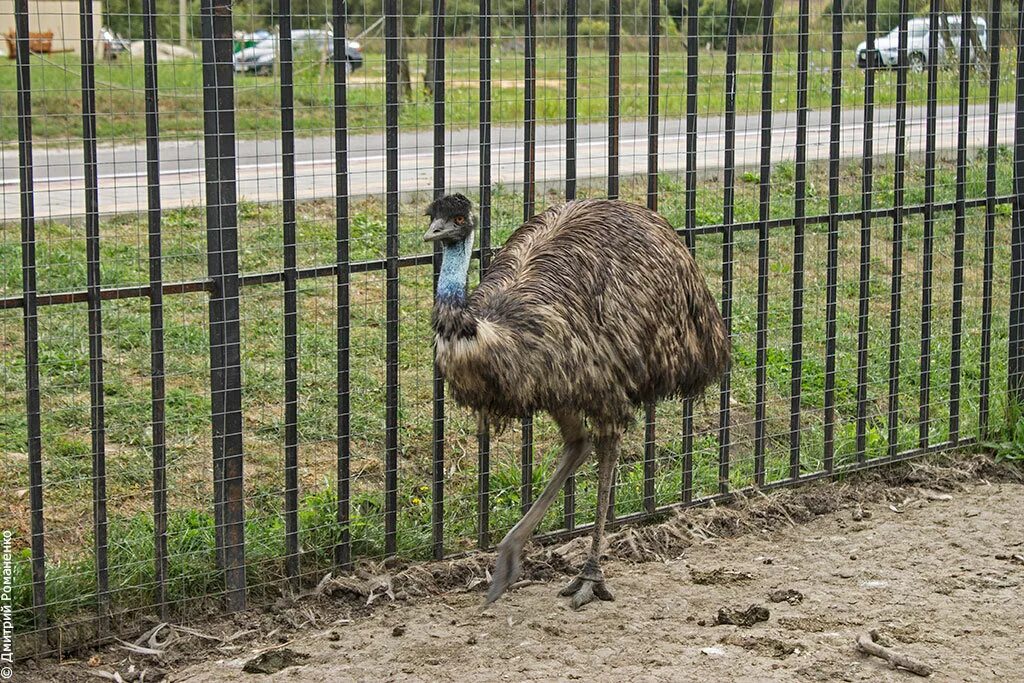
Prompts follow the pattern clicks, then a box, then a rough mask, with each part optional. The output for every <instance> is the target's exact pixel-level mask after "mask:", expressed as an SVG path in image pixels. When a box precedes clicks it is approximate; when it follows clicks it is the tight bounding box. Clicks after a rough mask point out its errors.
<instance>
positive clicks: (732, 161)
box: [718, 0, 737, 493]
mask: <svg viewBox="0 0 1024 683" xmlns="http://www.w3.org/2000/svg"><path fill="white" fill-rule="evenodd" d="M736 81H737V78H736V0H729V24H728V33H727V36H726V47H725V159H724V176H723V179H722V182H723V185H724V189H723V191H722V224H723V226H724V227H723V229H722V319H723V320H724V321H725V329H726V332H727V333H728V335H729V338H730V339H731V338H732V261H733V240H734V238H733V229H732V226H733V222H734V220H735V205H736ZM731 390H732V366H731V364H730V366H729V367H727V368H726V370H725V372H724V373H723V374H722V384H721V388H720V391H719V397H718V492H719V493H728V492H729V451H730V445H731V444H730V439H731V435H730V429H729V428H730V426H731V425H730V422H731V420H732V416H731V409H732V405H731V403H732V391H731Z"/></svg>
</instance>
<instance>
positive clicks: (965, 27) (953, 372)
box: [949, 0, 998, 444]
mask: <svg viewBox="0 0 1024 683" xmlns="http://www.w3.org/2000/svg"><path fill="white" fill-rule="evenodd" d="M973 22H974V18H973V16H972V15H971V0H963V5H962V9H961V14H960V89H959V93H958V94H959V97H958V99H957V117H956V118H957V126H956V201H955V203H954V205H953V207H954V208H953V311H952V313H953V320H952V338H951V340H950V351H949V441H950V443H953V444H956V443H958V442H959V441H960V362H961V358H960V356H961V353H960V349H961V345H962V341H963V308H964V229H965V223H966V220H967V208H966V206H965V205H964V201H965V199H966V197H967V107H968V106H969V102H968V97H969V96H970V87H971V72H970V68H971V41H970V38H969V36H970V35H971V34H972V33H973V32H974V26H973ZM996 30H998V29H996Z"/></svg>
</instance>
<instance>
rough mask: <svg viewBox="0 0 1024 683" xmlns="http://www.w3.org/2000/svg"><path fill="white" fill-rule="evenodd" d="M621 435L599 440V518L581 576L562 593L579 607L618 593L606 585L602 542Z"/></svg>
mask: <svg viewBox="0 0 1024 683" xmlns="http://www.w3.org/2000/svg"><path fill="white" fill-rule="evenodd" d="M620 438H621V436H620V435H618V434H616V435H615V436H613V437H606V438H601V439H598V442H597V458H598V470H597V519H596V520H595V521H594V535H593V541H592V545H591V546H590V556H589V557H587V561H586V562H585V563H584V564H583V570H582V571H580V573H579V576H577V577H576V578H575V579H573V580H572V583H570V584H569V585H568V586H566V587H565V588H563V589H562V591H561V592H560V593H559V595H562V596H570V595H571V596H572V600H571V601H570V604H571V605H572V608H573V609H579V608H580V607H583V605H586V604H587V603H590V602H593V600H594V598H598V599H599V600H614V599H615V596H613V595H612V594H611V591H609V590H608V588H607V587H606V586H605V585H604V573H602V572H601V543H602V541H603V540H604V524H605V521H606V520H607V519H608V508H609V506H610V505H611V493H612V478H613V475H614V473H615V463H617V462H618V460H619V441H620Z"/></svg>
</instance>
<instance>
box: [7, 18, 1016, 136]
mask: <svg viewBox="0 0 1024 683" xmlns="http://www.w3.org/2000/svg"><path fill="white" fill-rule="evenodd" d="M860 39H861V38H860V37H858V36H856V35H854V34H851V35H850V37H849V39H848V40H847V42H848V43H850V45H849V46H848V47H847V49H846V51H845V53H844V69H845V71H844V85H843V99H844V102H846V103H847V104H848V105H856V104H857V103H860V102H861V101H862V100H863V97H864V75H863V72H862V71H861V70H860V69H857V68H855V67H854V66H853V46H854V45H855V44H856V42H857V40H860ZM821 40H823V38H822V36H819V35H816V36H815V43H816V44H817V43H818V42H820V41H821ZM506 42H507V41H504V40H502V39H499V40H498V42H496V44H495V48H494V54H493V67H492V78H493V94H492V97H493V114H492V116H493V120H494V122H495V123H498V124H500V123H503V122H504V123H508V124H514V123H516V122H520V121H522V116H523V85H522V83H523V72H524V58H523V55H522V53H521V52H520V51H517V50H515V49H512V48H511V47H510V46H509V45H506V44H505V43H506ZM664 42H665V44H664V45H663V47H662V54H661V69H660V74H661V98H660V100H661V101H660V108H661V114H662V116H664V117H669V118H670V117H681V116H684V115H685V108H686V103H685V96H684V95H685V92H686V86H685V79H686V54H685V52H681V51H680V47H681V46H682V45H683V41H682V39H681V38H679V37H675V38H666V39H665V41H664ZM371 48H372V45H371V46H368V49H367V56H366V66H365V68H364V69H362V70H360V71H357V72H356V73H355V74H354V75H353V78H352V84H351V86H350V88H349V92H348V102H349V113H348V116H349V119H348V120H349V130H350V132H352V133H355V134H360V133H367V134H369V133H380V132H382V131H383V121H384V117H383V111H384V59H383V50H382V49H380V50H374V49H371ZM580 51H581V52H580V57H579V71H578V74H579V89H578V112H579V118H580V120H581V121H582V122H588V121H594V122H602V121H604V120H605V118H606V117H607V113H608V58H607V55H606V54H605V53H604V51H603V48H599V47H596V46H594V45H592V44H591V43H590V41H588V40H586V39H581V47H580ZM1014 58H1015V52H1014V51H1013V50H1012V49H1006V48H1004V50H1003V56H1002V62H1003V68H1002V70H1001V71H1002V73H1001V76H1002V98H1003V99H1004V100H1006V101H1010V100H1012V97H1013V68H1012V67H1013V63H1014V61H1013V60H1014ZM425 65H426V55H425V53H422V52H421V53H415V52H414V53H412V54H411V55H410V68H411V70H412V73H413V77H412V80H413V92H412V94H411V95H410V97H409V98H408V100H407V101H406V102H404V103H403V105H402V107H401V114H400V125H401V128H402V130H410V129H414V128H421V127H427V126H429V125H430V124H431V123H432V121H433V102H432V100H431V97H430V96H429V95H428V94H427V93H426V91H425V90H424V89H423V87H422V83H423V80H422V74H423V72H424V70H425V68H426V67H425ZM830 65H831V54H830V52H828V51H826V50H823V49H822V50H819V49H817V46H815V47H814V48H813V49H812V50H811V52H810V55H809V70H808V101H809V106H810V107H811V108H812V109H826V108H827V107H828V106H829V97H830V87H831V78H832V76H831V72H830ZM80 69H81V67H80V64H79V62H78V60H77V57H75V56H74V55H71V54H68V55H51V56H34V57H33V58H32V70H31V71H32V73H31V80H32V110H33V118H32V126H33V134H34V136H35V138H36V140H37V141H40V142H49V143H59V142H62V141H63V142H65V143H66V142H69V141H71V140H74V139H76V138H80V136H81V130H82V119H81V75H80ZM295 69H296V75H295V104H296V119H295V121H296V123H295V125H296V129H297V131H299V133H300V134H303V135H315V134H321V135H329V134H331V131H333V126H334V118H333V116H334V114H333V111H332V108H331V105H332V104H333V87H332V80H331V79H332V73H331V69H330V68H328V69H327V71H326V73H325V75H324V76H323V78H321V68H320V66H319V64H318V61H317V59H316V56H315V55H312V56H311V55H308V54H307V55H300V56H299V57H298V58H297V61H296V65H295ZM647 69H648V66H647V54H646V52H638V51H624V53H623V54H622V61H621V66H620V73H621V115H622V116H623V117H624V118H637V117H643V116H646V114H647V101H646V97H647ZM796 73H797V55H796V52H795V51H792V50H779V49H778V48H777V51H776V54H775V56H774V71H773V82H774V83H773V98H774V107H775V109H776V110H777V111H785V110H787V109H788V110H792V109H793V107H794V106H795V102H796ZM446 74H447V79H446V94H447V97H446V102H447V104H446V118H447V121H448V124H449V126H450V127H452V128H472V127H475V126H476V125H477V120H478V116H479V114H478V107H479V89H478V88H479V85H478V80H479V65H478V52H477V49H476V47H475V46H467V45H466V44H465V43H458V44H454V45H453V46H451V47H450V48H449V49H448V53H447V62H446ZM737 74H738V80H737V99H736V107H737V111H738V112H740V113H752V112H757V111H759V108H760V106H761V94H760V93H761V56H760V53H759V52H758V51H757V48H747V49H746V51H744V52H741V53H740V55H739V57H738V60H737ZM698 76H699V87H698V105H697V107H698V112H699V113H700V115H702V116H710V115H717V114H721V113H723V112H724V110H725V103H724V93H725V54H724V52H721V51H709V50H702V51H701V53H700V55H699V59H698ZM986 78H987V77H986V76H984V75H983V74H981V73H974V74H973V76H972V94H971V100H972V101H984V98H985V96H986V94H987V91H988V89H987V84H986V82H985V79H986ZM96 81H97V93H96V98H97V101H96V106H97V114H98V120H97V125H98V139H99V141H100V143H117V142H120V143H128V142H138V143H141V142H143V141H144V140H145V118H144V116H143V114H144V112H145V99H144V92H143V82H144V74H143V67H142V62H141V60H137V61H135V62H129V61H117V62H107V63H100V64H99V65H98V66H97V69H96ZM895 81H896V74H895V72H893V71H879V72H878V73H877V75H876V96H875V97H876V103H877V104H878V105H879V106H891V105H894V104H895V94H894V93H895V89H894V87H893V86H894V84H895ZM159 84H160V86H159V101H160V111H161V118H160V127H161V132H162V133H163V135H164V139H165V140H170V139H174V137H175V136H178V137H181V138H186V139H192V138H198V137H201V136H202V130H203V121H202V111H203V99H202V98H203V93H202V68H201V64H200V63H199V62H198V61H178V62H172V63H166V64H161V65H160V71H159ZM938 84H939V92H938V99H939V101H940V102H955V101H956V93H957V79H956V72H955V70H953V71H948V72H944V73H943V74H942V75H941V76H940V78H939V81H938ZM565 87H566V85H565V52H564V47H562V46H554V45H549V44H545V43H541V45H540V47H539V48H538V56H537V119H538V121H541V122H544V121H552V122H561V121H564V118H565V107H566V103H565V99H566V98H565ZM926 88H927V77H926V74H924V73H920V74H915V73H911V74H909V78H908V91H907V101H908V102H909V103H911V104H912V105H913V104H919V105H923V104H924V103H925V102H926ZM16 96H17V87H16V70H15V65H14V62H12V61H9V60H5V61H3V62H0V144H2V143H13V142H16V141H17V139H18V128H17V126H18V122H17V116H16V111H17V100H16ZM235 106H236V126H237V130H238V134H239V135H240V136H241V137H254V136H260V137H276V136H278V135H280V131H281V120H280V84H279V81H278V78H277V76H276V75H275V76H271V77H257V76H250V75H238V76H236V78H235Z"/></svg>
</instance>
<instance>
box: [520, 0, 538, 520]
mask: <svg viewBox="0 0 1024 683" xmlns="http://www.w3.org/2000/svg"><path fill="white" fill-rule="evenodd" d="M536 22H537V0H527V4H526V16H524V17H523V23H524V24H525V38H526V58H525V60H524V68H525V73H524V79H525V80H524V85H525V88H524V91H523V220H524V221H528V220H530V218H532V217H533V214H534V211H535V207H536V192H537V186H536V173H537V36H536V32H537V23H536ZM522 427H523V443H522V453H521V457H520V466H521V490H520V504H521V507H522V510H523V514H526V511H527V510H529V509H530V506H531V505H532V504H533V417H526V418H523V422H522Z"/></svg>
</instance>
